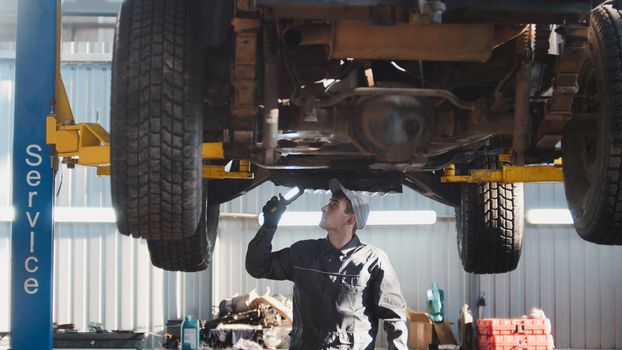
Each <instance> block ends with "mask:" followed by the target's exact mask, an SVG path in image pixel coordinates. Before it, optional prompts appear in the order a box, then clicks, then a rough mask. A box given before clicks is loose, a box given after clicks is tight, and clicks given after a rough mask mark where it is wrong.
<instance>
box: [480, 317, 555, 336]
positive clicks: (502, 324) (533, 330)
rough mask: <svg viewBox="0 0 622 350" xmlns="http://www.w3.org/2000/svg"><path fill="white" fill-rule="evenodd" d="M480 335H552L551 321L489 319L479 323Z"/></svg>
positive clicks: (538, 319)
mask: <svg viewBox="0 0 622 350" xmlns="http://www.w3.org/2000/svg"><path fill="white" fill-rule="evenodd" d="M477 332H478V333H479V334H480V335H514V334H527V335H530V334H534V335H548V334H551V321H550V320H549V319H548V318H544V319H542V318H508V319H504V318H487V319H483V320H478V321H477Z"/></svg>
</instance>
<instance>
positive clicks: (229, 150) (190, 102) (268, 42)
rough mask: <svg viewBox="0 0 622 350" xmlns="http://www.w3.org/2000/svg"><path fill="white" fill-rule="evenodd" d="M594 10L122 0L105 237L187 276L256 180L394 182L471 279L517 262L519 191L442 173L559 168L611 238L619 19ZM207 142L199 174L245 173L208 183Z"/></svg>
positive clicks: (453, 0)
mask: <svg viewBox="0 0 622 350" xmlns="http://www.w3.org/2000/svg"><path fill="white" fill-rule="evenodd" d="M594 6H596V4H593V3H592V1H583V0H566V1H557V0H508V1H466V0H444V1H441V0H322V1H310V0H254V1H251V0H209V1H208V0H203V1H201V0H126V1H125V2H124V4H123V6H122V9H121V12H120V15H119V20H118V27H117V32H116V40H115V50H114V57H113V76H112V115H111V118H112V124H111V146H112V149H111V170H112V199H113V204H114V207H115V209H116V211H117V215H118V228H119V231H120V232H121V233H123V234H126V235H132V236H135V237H143V238H146V239H147V240H148V245H149V250H150V253H151V259H152V262H153V263H154V264H155V265H156V266H159V267H162V268H165V269H170V270H183V271H196V270H201V269H203V268H205V267H206V266H207V263H208V261H209V258H210V255H211V251H212V249H213V242H214V239H215V235H216V226H217V223H218V205H219V204H220V203H223V202H225V201H228V200H231V199H232V198H234V197H236V196H239V195H241V194H243V193H244V192H246V191H248V190H249V189H251V188H253V187H255V186H257V185H259V184H260V183H262V182H264V181H266V180H271V181H273V182H275V183H277V184H280V185H285V186H293V185H297V186H301V187H305V188H326V187H327V186H328V179H330V178H332V177H338V178H340V179H341V180H342V182H343V183H344V184H345V185H346V186H347V187H350V188H353V189H356V190H365V191H374V192H376V191H382V192H389V191H397V192H399V191H401V188H402V185H403V184H405V185H407V186H409V187H411V188H413V189H415V190H417V191H419V192H420V193H422V194H423V195H425V196H428V197H430V198H433V199H435V200H438V201H440V202H442V203H445V204H448V205H451V206H453V207H455V208H456V215H457V227H458V249H459V254H460V258H461V261H462V264H463V266H464V269H465V270H466V271H470V272H475V273H499V272H506V271H511V270H513V269H514V268H515V267H516V266H517V263H518V261H519V258H520V253H521V246H522V234H523V191H522V184H518V183H510V184H505V183H497V182H484V183H445V182H441V177H442V176H443V175H446V174H448V173H449V169H451V172H452V173H454V172H455V173H456V174H458V175H465V174H469V171H470V170H471V169H499V168H500V167H502V166H503V165H504V164H509V163H510V162H511V163H512V164H514V165H530V164H543V163H548V164H552V163H553V161H554V160H555V159H556V158H559V157H560V156H563V173H564V183H565V187H566V196H567V198H568V203H569V206H570V209H571V212H572V215H573V218H574V222H575V227H576V229H577V231H578V233H579V234H580V235H581V237H583V238H584V239H586V240H588V241H591V242H595V243H599V244H622V228H621V227H622V195H621V194H620V193H622V192H621V189H622V187H621V186H622V177H621V174H620V167H621V166H622V73H621V70H622V19H621V13H620V11H618V9H616V8H615V7H612V6H611V5H601V6H598V7H594ZM552 35H553V39H557V40H551V39H552V38H551V36H552ZM551 42H555V43H556V45H553V46H550V43H551ZM204 142H220V143H222V145H223V147H224V159H223V160H221V161H211V162H212V163H211V164H213V163H214V162H216V163H217V164H221V165H222V164H227V163H228V162H230V161H232V164H233V167H234V168H235V167H236V166H238V167H239V166H240V165H241V164H247V163H246V162H247V161H250V163H248V164H250V169H251V170H252V172H253V173H254V174H255V177H254V178H253V179H208V180H204V179H203V173H202V168H203V165H204V163H205V164H207V161H205V160H204V159H203V157H202V144H203V143H204ZM502 154H503V155H504V156H503V157H500V155H502ZM454 169H455V170H454Z"/></svg>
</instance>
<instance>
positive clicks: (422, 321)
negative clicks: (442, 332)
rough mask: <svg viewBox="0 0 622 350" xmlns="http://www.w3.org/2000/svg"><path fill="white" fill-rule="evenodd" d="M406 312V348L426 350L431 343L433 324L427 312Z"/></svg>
mask: <svg viewBox="0 0 622 350" xmlns="http://www.w3.org/2000/svg"><path fill="white" fill-rule="evenodd" d="M407 314H408V320H409V321H410V322H408V348H409V349H419V350H428V348H429V347H430V344H431V343H432V333H433V326H432V320H430V317H428V314H426V313H423V312H415V311H414V310H412V309H410V308H409V309H408V310H407Z"/></svg>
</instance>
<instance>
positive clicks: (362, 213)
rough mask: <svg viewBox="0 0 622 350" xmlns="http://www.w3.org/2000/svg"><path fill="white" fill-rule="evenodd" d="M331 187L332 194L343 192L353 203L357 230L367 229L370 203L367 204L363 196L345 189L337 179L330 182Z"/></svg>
mask: <svg viewBox="0 0 622 350" xmlns="http://www.w3.org/2000/svg"><path fill="white" fill-rule="evenodd" d="M329 187H330V190H331V192H338V191H341V192H343V194H345V195H346V197H347V198H348V199H349V200H350V203H352V210H353V211H354V215H356V229H357V230H362V229H363V228H365V224H367V217H369V203H367V199H365V197H363V196H362V195H361V194H359V193H356V192H354V191H350V190H349V189H347V188H345V187H343V185H342V184H341V182H339V180H337V179H332V180H330V184H329Z"/></svg>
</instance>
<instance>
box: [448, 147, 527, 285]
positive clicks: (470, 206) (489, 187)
mask: <svg viewBox="0 0 622 350" xmlns="http://www.w3.org/2000/svg"><path fill="white" fill-rule="evenodd" d="M498 167H499V164H498V162H497V160H496V157H481V158H478V159H477V160H476V161H474V162H473V164H472V168H474V169H497V168H498ZM460 192H461V206H460V207H459V208H456V226H457V231H458V236H457V241H458V254H459V255H460V261H461V262H462V266H463V267H464V270H465V271H467V272H473V273H478V274H484V273H503V272H508V271H512V270H514V269H515V268H516V266H517V265H518V261H519V259H520V254H521V250H522V246H523V228H524V223H523V215H524V204H523V184H502V183H494V182H493V183H483V184H462V186H461V191H460Z"/></svg>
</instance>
